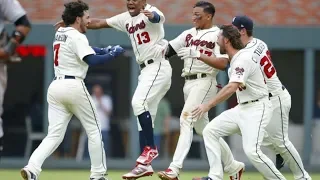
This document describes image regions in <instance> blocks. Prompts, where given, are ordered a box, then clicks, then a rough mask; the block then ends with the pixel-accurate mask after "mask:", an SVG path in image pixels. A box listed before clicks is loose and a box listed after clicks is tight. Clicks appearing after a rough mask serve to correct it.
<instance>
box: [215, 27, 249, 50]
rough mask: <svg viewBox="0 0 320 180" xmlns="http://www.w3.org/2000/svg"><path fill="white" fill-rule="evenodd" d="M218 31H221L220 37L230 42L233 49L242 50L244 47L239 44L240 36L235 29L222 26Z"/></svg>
mask: <svg viewBox="0 0 320 180" xmlns="http://www.w3.org/2000/svg"><path fill="white" fill-rule="evenodd" d="M220 29H221V30H222V36H223V37H225V38H227V39H228V40H229V41H230V43H231V46H232V47H233V48H235V49H238V50H239V49H243V48H244V45H243V43H242V42H241V34H240V32H239V30H238V28H237V27H235V26H233V25H232V24H230V25H223V26H221V27H220Z"/></svg>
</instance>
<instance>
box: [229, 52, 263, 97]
mask: <svg viewBox="0 0 320 180" xmlns="http://www.w3.org/2000/svg"><path fill="white" fill-rule="evenodd" d="M258 63H259V62H258V61H257V60H255V59H254V58H253V56H252V53H251V51H249V50H246V49H242V50H240V51H239V52H237V53H236V54H235V55H234V56H233V57H232V59H231V62H230V68H229V70H228V75H229V82H238V83H241V87H239V89H238V90H237V92H236V93H237V99H238V103H244V102H247V101H253V100H257V99H261V98H263V97H267V96H268V88H267V85H266V83H265V80H264V77H263V74H262V72H261V70H260V66H259V64H258ZM248 77H250V78H248Z"/></svg>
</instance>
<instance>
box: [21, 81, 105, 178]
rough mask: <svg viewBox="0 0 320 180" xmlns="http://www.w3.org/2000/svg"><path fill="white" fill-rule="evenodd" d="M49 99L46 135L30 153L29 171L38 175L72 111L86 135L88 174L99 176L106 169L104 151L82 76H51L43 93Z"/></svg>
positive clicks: (99, 130)
mask: <svg viewBox="0 0 320 180" xmlns="http://www.w3.org/2000/svg"><path fill="white" fill-rule="evenodd" d="M47 100H48V103H49V111H48V120H49V127H48V135H47V136H46V137H45V138H44V139H43V141H42V142H41V144H40V145H39V147H38V148H37V149H36V150H35V151H34V152H33V153H32V155H31V157H30V160H29V162H28V165H27V166H26V168H27V169H29V170H30V171H31V172H33V173H35V174H36V175H37V176H39V174H40V172H41V166H42V164H43V162H44V160H45V159H46V158H47V157H48V156H50V155H51V154H52V153H53V152H54V151H55V150H56V149H57V147H58V146H59V145H60V143H61V142H62V140H63V138H64V135H65V132H66V129H67V126H68V123H69V121H70V119H71V117H72V115H73V114H74V115H75V116H76V117H77V118H78V119H79V120H80V121H81V124H82V125H83V127H84V129H85V131H86V133H87V135H88V141H89V142H88V146H89V154H90V159H91V175H90V178H97V179H98V178H100V177H103V176H104V174H105V173H106V170H107V166H106V155H105V151H104V148H103V147H104V146H103V142H102V136H101V129H100V122H99V121H98V120H97V119H96V117H97V115H96V107H95V105H94V103H93V101H92V99H91V96H90V94H89V93H88V91H87V88H86V87H85V84H84V82H83V81H82V80H78V79H60V80H54V81H53V82H52V83H51V84H50V86H49V88H48V94H47Z"/></svg>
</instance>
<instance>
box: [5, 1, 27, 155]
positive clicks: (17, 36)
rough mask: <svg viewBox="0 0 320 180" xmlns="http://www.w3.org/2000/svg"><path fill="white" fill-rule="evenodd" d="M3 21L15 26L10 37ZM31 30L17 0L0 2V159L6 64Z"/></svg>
mask: <svg viewBox="0 0 320 180" xmlns="http://www.w3.org/2000/svg"><path fill="white" fill-rule="evenodd" d="M5 21H10V22H11V23H14V25H15V26H16V28H15V30H14V31H13V33H12V35H11V37H9V36H8V35H7V32H6V31H5V29H4V26H5ZM30 30H31V24H30V21H29V19H28V17H27V15H26V11H25V10H24V9H23V7H22V6H21V5H20V3H19V2H18V1H17V0H0V46H1V48H0V157H1V152H2V150H3V135H4V133H3V127H2V119H1V116H2V113H3V107H2V105H3V99H4V93H5V90H6V87H7V63H9V62H12V61H14V60H15V59H16V60H19V59H17V58H14V56H13V55H14V53H15V50H16V47H17V46H18V45H19V44H21V43H22V42H23V41H24V39H25V37H26V36H27V35H28V33H29V31H30Z"/></svg>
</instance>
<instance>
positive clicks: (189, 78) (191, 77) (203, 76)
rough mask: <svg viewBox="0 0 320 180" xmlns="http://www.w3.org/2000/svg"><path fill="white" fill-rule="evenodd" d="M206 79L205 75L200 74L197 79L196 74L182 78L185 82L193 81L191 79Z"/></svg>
mask: <svg viewBox="0 0 320 180" xmlns="http://www.w3.org/2000/svg"><path fill="white" fill-rule="evenodd" d="M205 77H207V74H203V73H202V74H201V75H200V77H198V74H192V75H188V76H185V77H184V78H185V79H186V80H193V79H198V78H205Z"/></svg>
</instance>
